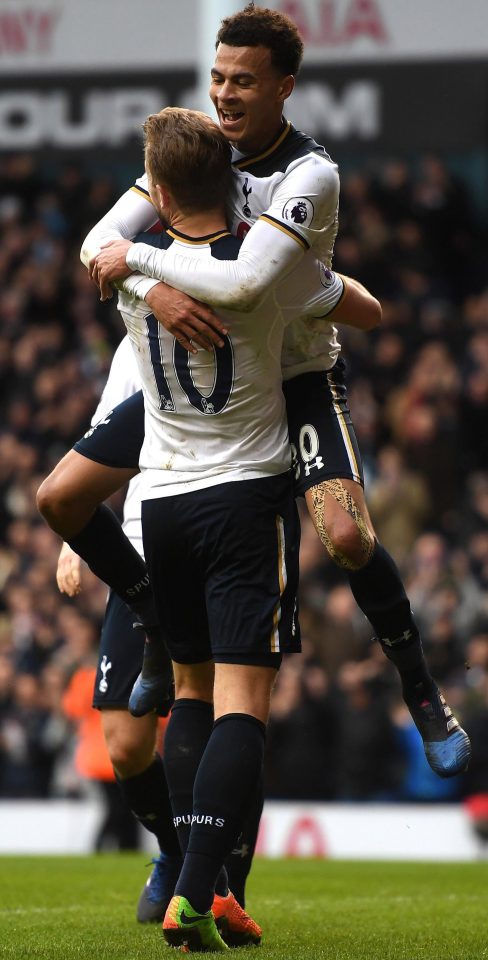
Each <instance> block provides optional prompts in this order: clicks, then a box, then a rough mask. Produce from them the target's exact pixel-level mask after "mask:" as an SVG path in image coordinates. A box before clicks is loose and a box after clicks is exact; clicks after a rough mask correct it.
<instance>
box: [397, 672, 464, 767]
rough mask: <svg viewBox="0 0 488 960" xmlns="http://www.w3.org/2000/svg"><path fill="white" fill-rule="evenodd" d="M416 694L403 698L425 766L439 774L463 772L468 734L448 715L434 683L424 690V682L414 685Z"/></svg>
mask: <svg viewBox="0 0 488 960" xmlns="http://www.w3.org/2000/svg"><path fill="white" fill-rule="evenodd" d="M416 694H417V695H416V696H414V697H411V696H409V697H408V699H407V697H405V702H406V704H407V707H408V709H409V710H410V713H411V716H412V719H413V722H414V723H415V726H416V727H417V730H418V731H419V733H420V736H421V737H422V740H423V742H424V750H425V756H426V757H427V762H428V764H429V766H430V767H431V768H432V770H433V771H434V773H437V774H438V776H439V777H455V776H456V774H458V773H463V771H464V770H466V768H467V766H468V763H469V760H470V757H471V743H470V740H469V737H468V734H467V733H466V732H465V731H464V730H463V729H462V728H461V727H460V725H459V721H458V720H456V717H454V716H453V715H452V711H451V708H450V707H449V706H448V705H447V703H446V701H445V700H444V697H443V696H442V693H441V692H440V690H439V689H438V687H437V686H436V684H435V683H433V684H432V688H431V690H430V691H428V692H426V690H425V686H424V684H418V686H417V688H416Z"/></svg>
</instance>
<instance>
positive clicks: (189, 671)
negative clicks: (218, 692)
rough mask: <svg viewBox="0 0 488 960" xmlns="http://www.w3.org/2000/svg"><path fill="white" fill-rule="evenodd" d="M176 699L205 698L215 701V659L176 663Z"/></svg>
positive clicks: (207, 701) (207, 700) (174, 667)
mask: <svg viewBox="0 0 488 960" xmlns="http://www.w3.org/2000/svg"><path fill="white" fill-rule="evenodd" d="M173 672H174V677H175V699H179V698H185V699H187V700H204V701H205V702H206V703H212V702H213V688H214V675H215V665H214V662H213V660H207V661H206V662H205V663H175V662H173Z"/></svg>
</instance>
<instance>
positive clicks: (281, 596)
mask: <svg viewBox="0 0 488 960" xmlns="http://www.w3.org/2000/svg"><path fill="white" fill-rule="evenodd" d="M209 523H211V524H212V536H213V540H212V536H211V537H210V544H211V545H212V546H211V551H209V552H208V555H207V583H206V599H207V613H208V619H209V629H210V638H211V647H212V655H213V658H214V660H215V661H216V663H217V662H220V663H223V662H234V663H243V664H247V665H249V666H253V665H254V666H264V667H272V666H276V665H277V662H279V658H280V656H281V654H282V653H284V652H298V651H299V650H300V634H299V626H298V620H297V589H298V557H299V542H300V527H299V520H298V515H297V510H296V504H295V501H294V497H293V487H292V483H291V476H290V475H289V474H282V475H280V476H271V477H266V478H261V479H257V480H246V481H241V482H238V483H229V484H222V485H221V487H220V488H219V492H218V495H217V497H216V498H215V501H214V503H213V504H212V506H211V510H210V515H209Z"/></svg>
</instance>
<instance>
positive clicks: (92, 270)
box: [88, 257, 97, 282]
mask: <svg viewBox="0 0 488 960" xmlns="http://www.w3.org/2000/svg"><path fill="white" fill-rule="evenodd" d="M96 266H97V258H96V257H92V258H91V260H90V262H89V264H88V276H89V277H90V278H91V280H94V279H95V277H94V273H95V270H96ZM95 282H96V281H95Z"/></svg>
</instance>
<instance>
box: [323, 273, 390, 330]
mask: <svg viewBox="0 0 488 960" xmlns="http://www.w3.org/2000/svg"><path fill="white" fill-rule="evenodd" d="M338 276H339V277H340V278H341V280H342V282H343V284H344V293H343V295H342V297H341V299H340V301H339V303H338V304H337V306H336V307H334V309H333V310H332V311H331V313H330V319H331V320H332V322H333V323H343V324H345V325H346V326H348V327H355V328H356V329H357V330H365V331H368V330H374V328H375V327H378V326H379V325H380V323H381V317H382V310H381V304H380V302H379V300H377V299H376V297H373V294H372V293H370V292H369V290H367V289H366V287H364V286H363V284H362V283H359V281H358V280H353V278H352V277H345V276H344V275H343V274H338Z"/></svg>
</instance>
